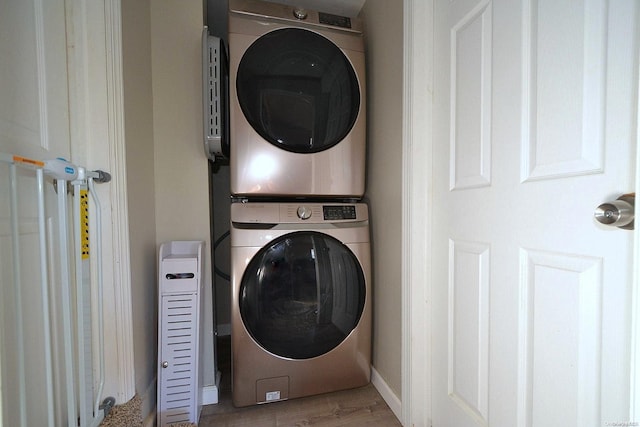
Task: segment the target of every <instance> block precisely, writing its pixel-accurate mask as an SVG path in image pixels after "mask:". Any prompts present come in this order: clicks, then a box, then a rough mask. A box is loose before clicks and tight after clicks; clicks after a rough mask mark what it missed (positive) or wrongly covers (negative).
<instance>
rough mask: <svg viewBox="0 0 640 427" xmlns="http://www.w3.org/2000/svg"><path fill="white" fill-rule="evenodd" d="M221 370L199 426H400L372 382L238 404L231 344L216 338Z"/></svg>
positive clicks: (227, 339) (228, 339)
mask: <svg viewBox="0 0 640 427" xmlns="http://www.w3.org/2000/svg"><path fill="white" fill-rule="evenodd" d="M217 351H218V369H219V370H220V372H221V373H222V377H221V384H220V391H219V398H218V400H219V403H218V404H217V405H207V406H205V407H203V409H202V413H201V415H200V422H199V423H198V427H214V426H215V427H218V426H219V427H298V426H300V427H301V426H319V427H320V426H321V427H338V426H353V427H357V426H371V427H378V426H379V427H394V426H401V425H402V424H400V422H399V421H398V419H397V418H396V417H395V415H394V414H393V412H392V411H391V409H389V406H388V405H387V404H386V402H385V401H384V400H383V399H382V397H381V396H380V394H379V393H378V391H377V390H376V389H375V388H374V387H373V386H372V385H371V384H369V385H367V386H364V387H360V388H357V389H352V390H343V391H338V392H334V393H327V394H321V395H317V396H310V397H303V398H299V399H292V400H287V401H283V402H274V403H268V404H265V405H257V406H250V407H246V408H236V407H234V406H233V404H232V403H231V380H230V378H231V345H230V338H229V337H219V338H218V341H217Z"/></svg>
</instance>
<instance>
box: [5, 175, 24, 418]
mask: <svg viewBox="0 0 640 427" xmlns="http://www.w3.org/2000/svg"><path fill="white" fill-rule="evenodd" d="M9 172H10V173H9V177H10V178H9V181H10V186H11V241H12V246H13V250H12V252H13V257H12V259H13V287H14V304H15V310H16V334H17V341H18V342H17V347H18V377H19V381H18V394H19V396H20V399H19V400H20V409H19V411H20V425H21V426H23V427H26V426H27V392H26V388H27V386H26V372H25V366H24V359H25V351H24V324H23V320H24V319H23V317H22V274H20V235H19V228H18V227H19V222H18V178H17V175H16V165H15V163H11V164H10V165H9Z"/></svg>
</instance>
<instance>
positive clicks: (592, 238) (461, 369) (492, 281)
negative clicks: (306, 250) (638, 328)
mask: <svg viewBox="0 0 640 427" xmlns="http://www.w3.org/2000/svg"><path fill="white" fill-rule="evenodd" d="M637 9H638V4H637V2H636V0H610V1H605V0H584V1H574V0H563V1H557V0H537V1H534V0H523V1H514V0H493V1H492V0H454V1H451V0H442V1H441V0H436V1H435V10H434V23H435V24H434V25H435V32H434V89H433V97H434V98H433V99H434V104H433V134H432V138H433V181H432V186H433V199H432V202H433V204H432V206H431V209H433V216H432V229H431V243H430V244H431V249H432V259H431V260H430V267H431V268H430V271H431V273H432V276H431V280H432V282H431V283H432V295H431V297H432V301H431V305H432V309H433V312H432V316H433V317H432V321H433V326H432V331H433V335H432V343H431V348H432V351H433V354H432V358H433V365H432V376H433V377H432V389H431V393H432V406H431V407H432V416H433V419H432V423H433V426H434V427H436V426H437V427H444V426H451V427H471V426H493V427H513V426H517V427H556V426H557V427H567V426H575V427H601V426H604V425H622V424H615V423H622V422H628V421H635V422H640V420H629V419H628V417H629V406H630V402H629V389H630V384H629V383H630V374H631V372H630V363H631V362H630V339H631V338H630V337H631V327H630V325H631V293H632V288H631V283H632V266H633V260H632V255H633V247H632V240H633V232H631V231H624V230H620V229H615V228H607V227H605V226H601V225H600V224H598V223H597V222H595V220H594V218H593V213H594V209H595V208H596V207H597V206H598V205H599V204H601V203H603V202H605V201H610V200H615V199H616V198H617V197H618V196H620V195H622V194H623V193H626V192H632V191H635V189H634V188H633V184H634V180H635V162H634V159H635V138H636V134H635V132H636V129H637V120H636V117H637V116H636V114H637V110H636V106H637V98H636V97H637V90H638V70H637V64H638V62H637V61H638V22H637V17H638V14H637V12H638V10H637ZM607 423H609V424H607ZM625 425H627V424H625ZM634 425H635V424H634Z"/></svg>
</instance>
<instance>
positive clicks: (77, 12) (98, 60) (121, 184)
mask: <svg viewBox="0 0 640 427" xmlns="http://www.w3.org/2000/svg"><path fill="white" fill-rule="evenodd" d="M70 5H71V7H70V9H69V10H68V14H69V15H68V20H69V21H70V22H71V25H72V30H71V31H72V38H73V40H72V42H70V44H71V45H70V46H69V51H70V54H69V73H70V79H71V84H70V110H71V111H70V113H71V118H72V126H71V127H72V145H71V147H72V159H73V160H74V161H76V162H79V163H81V164H86V165H87V166H88V167H89V168H95V169H102V170H104V171H106V172H108V173H110V174H111V177H112V179H111V182H110V183H108V184H104V185H98V186H96V187H97V188H96V189H97V191H98V193H99V196H100V202H101V205H102V210H101V211H102V215H103V221H102V222H103V227H102V248H103V256H102V263H103V278H104V292H103V295H104V298H103V304H104V321H105V328H104V341H105V349H106V350H105V371H106V378H105V385H104V393H103V397H107V396H113V397H115V398H116V401H117V402H118V403H122V402H126V401H128V400H129V399H131V398H132V397H133V396H134V394H135V372H134V354H133V353H134V348H133V325H132V311H131V274H130V257H129V223H128V205H127V176H126V158H125V138H124V105H123V90H124V88H123V75H122V73H123V72H122V37H121V36H122V32H121V27H120V23H121V16H120V14H121V7H120V6H121V3H120V0H106V1H104V2H95V3H91V2H85V1H82V0H72V1H71V2H70ZM92 240H94V241H95V237H92ZM92 270H93V271H95V266H92Z"/></svg>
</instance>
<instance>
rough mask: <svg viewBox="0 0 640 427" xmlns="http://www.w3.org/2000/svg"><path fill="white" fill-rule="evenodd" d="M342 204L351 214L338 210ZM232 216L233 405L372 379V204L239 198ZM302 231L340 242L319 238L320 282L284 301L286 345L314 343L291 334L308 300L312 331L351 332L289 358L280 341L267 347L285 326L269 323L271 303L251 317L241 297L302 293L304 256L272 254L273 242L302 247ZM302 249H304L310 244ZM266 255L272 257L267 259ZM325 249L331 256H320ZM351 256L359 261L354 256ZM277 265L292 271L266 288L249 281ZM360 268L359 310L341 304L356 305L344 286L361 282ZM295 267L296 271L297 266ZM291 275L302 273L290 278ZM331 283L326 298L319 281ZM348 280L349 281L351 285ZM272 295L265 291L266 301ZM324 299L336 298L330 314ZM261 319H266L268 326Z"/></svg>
mask: <svg viewBox="0 0 640 427" xmlns="http://www.w3.org/2000/svg"><path fill="white" fill-rule="evenodd" d="M341 211H345V212H350V214H347V215H342V214H341V213H339V214H338V215H336V214H335V213H336V212H341ZM302 218H306V219H302ZM340 218H342V219H340ZM231 223H232V226H231V268H232V274H231V276H232V277H231V281H232V298H231V299H232V313H231V338H232V389H233V403H234V405H235V406H248V405H254V404H260V403H268V402H271V401H278V400H286V399H292V398H297V397H303V396H310V395H314V394H320V393H326V392H331V391H336V390H343V389H349V388H355V387H360V386H363V385H366V384H368V383H369V381H370V378H371V366H370V365H371V285H370V282H371V273H370V271H371V254H370V243H369V220H368V208H367V206H366V205H365V204H363V203H357V204H350V205H345V204H338V203H333V204H330V203H329V204H304V205H300V204H294V203H233V204H232V205H231ZM300 233H302V234H304V233H309V234H310V235H311V236H312V237H313V238H314V239H316V238H319V239H320V240H322V239H327V240H328V241H335V242H336V245H334V246H333V247H331V248H325V249H324V250H322V249H321V248H319V246H320V245H318V246H315V245H314V246H313V248H315V249H313V248H312V249H311V252H312V258H314V259H317V260H318V261H316V262H315V263H314V265H315V268H312V269H311V270H312V271H311V276H315V279H314V278H311V279H310V280H311V281H312V282H313V283H312V285H311V286H307V289H308V290H309V291H310V292H308V294H311V295H310V297H309V299H308V300H306V301H305V299H304V298H298V297H296V298H292V299H290V300H287V301H286V303H287V304H286V310H284V309H283V308H282V307H285V305H281V306H280V307H279V309H280V310H282V311H287V313H284V314H283V317H282V319H281V323H285V322H286V325H287V326H286V329H284V332H283V333H281V335H282V336H283V337H284V338H283V339H284V340H288V341H290V342H289V343H287V344H286V345H289V344H293V345H291V347H294V351H297V352H302V353H304V352H306V351H307V349H309V348H311V347H313V345H314V344H307V343H305V342H303V340H301V341H299V342H296V341H295V338H291V336H295V335H296V333H298V331H299V330H300V329H301V328H304V326H302V325H303V324H304V323H305V321H304V320H296V319H300V317H295V316H296V313H297V312H298V311H300V306H299V305H300V304H303V303H306V304H307V305H308V306H309V305H310V306H312V307H311V309H310V310H311V313H312V314H311V316H312V322H313V323H314V326H313V330H310V331H311V332H312V333H311V334H309V335H312V334H316V333H317V335H318V336H319V335H320V334H321V333H323V332H322V331H321V328H324V327H325V326H329V327H330V328H332V329H333V330H336V331H342V333H344V336H343V337H341V338H340V341H339V342H337V343H334V344H331V345H330V346H329V347H330V348H327V349H326V351H325V350H321V351H320V354H315V353H314V354H303V355H301V356H295V357H290V355H288V354H285V355H281V354H282V353H281V351H280V349H277V348H276V347H274V346H270V347H269V350H267V349H265V347H264V346H263V344H265V343H266V342H267V341H270V340H275V339H276V338H274V337H276V336H278V334H279V333H280V332H278V326H272V325H271V323H268V322H269V314H268V313H266V312H267V311H268V309H264V306H263V308H262V309H254V310H252V311H251V313H252V314H251V316H253V317H255V319H247V317H248V316H247V315H246V314H243V312H241V303H242V300H243V299H244V298H245V297H246V296H247V295H248V294H251V293H252V292H253V293H257V292H264V293H265V294H266V293H267V292H270V293H272V294H273V293H276V292H277V293H280V294H282V293H287V295H289V294H292V293H301V294H302V293H303V291H300V290H298V289H296V288H297V287H298V286H299V287H300V288H304V286H305V285H304V283H303V282H304V281H305V280H307V279H308V276H309V275H307V279H305V278H304V274H303V273H300V272H299V271H300V270H301V269H300V264H301V263H300V262H299V261H293V262H287V261H285V258H286V257H285V256H282V257H280V258H273V257H272V258H268V257H269V255H268V254H269V253H272V252H275V251H278V247H277V246H276V245H275V244H274V242H278V241H280V242H283V246H287V247H288V248H291V247H295V243H294V241H295V238H296V236H298V235H299V234H300ZM300 248H301V247H300ZM292 251H293V250H292ZM295 251H298V252H302V251H303V249H295ZM322 253H324V255H322ZM265 254H267V255H265ZM265 256H266V257H267V258H268V259H267V261H265V259H266V258H265ZM323 256H324V257H325V258H324V259H325V261H320V259H321V258H322V257H323ZM294 258H295V257H294ZM349 258H351V259H352V261H349ZM256 261H257V263H256ZM350 263H351V265H350ZM277 268H280V269H281V270H282V271H286V273H285V274H279V275H277V276H276V278H275V280H271V281H267V280H265V281H262V282H261V283H262V285H261V286H260V287H261V288H263V289H260V290H257V291H256V290H255V289H254V290H253V291H252V290H251V289H248V288H247V283H250V282H251V281H252V280H254V279H253V278H254V277H256V276H260V277H262V276H265V275H267V274H269V270H272V269H277ZM355 269H357V270H358V272H359V273H358V274H360V276H361V283H362V284H361V287H362V291H361V312H360V314H359V317H358V315H357V314H354V313H353V311H354V310H353V309H339V308H336V306H340V305H349V306H352V307H353V306H354V304H353V300H354V299H357V297H356V293H355V292H352V291H351V290H348V289H345V288H355V284H356V282H357V280H356V277H355V276H356V275H355V274H354V271H355ZM294 270H295V271H296V273H291V272H292V271H294ZM350 270H351V271H352V272H351V273H349V271H350ZM323 271H324V273H323ZM290 274H297V276H296V277H295V278H294V279H291V278H290V276H289V275H290ZM323 274H324V276H323ZM336 277H338V278H336ZM340 277H342V278H340ZM347 282H349V283H347ZM327 283H333V284H334V285H335V286H332V291H331V292H330V293H329V294H327V293H325V294H324V297H323V296H321V294H322V292H321V290H320V288H321V287H326V286H327ZM345 284H348V285H349V286H344V285H345ZM316 287H317V288H318V289H317V290H316ZM273 288H277V289H273ZM316 292H317V296H316ZM327 295H329V296H328V297H327ZM268 298H269V297H267V296H261V300H266V299H268ZM249 299H250V297H249ZM323 299H324V300H330V303H329V305H331V306H332V308H333V311H332V312H331V313H329V314H327V313H324V314H323V311H331V310H324V309H323V308H322V307H323V306H322V304H320V303H316V302H318V301H321V300H323ZM293 303H297V304H298V306H295V307H294V306H293ZM292 313H293V314H292ZM245 316H246V317H245ZM278 316H280V314H278ZM323 317H324V320H322V318H323ZM245 320H246V321H245ZM254 320H255V322H257V323H258V327H263V328H264V329H265V331H264V337H265V338H264V339H260V338H259V337H258V338H256V336H257V335H256V334H255V333H254V332H253V331H255V329H252V327H251V322H252V321H254ZM259 322H265V323H264V324H262V325H261V324H259ZM349 324H350V325H351V326H349ZM325 330H326V329H325ZM289 331H291V336H289ZM304 340H306V338H304ZM259 341H260V343H259ZM275 353H281V354H280V355H279V354H275Z"/></svg>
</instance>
